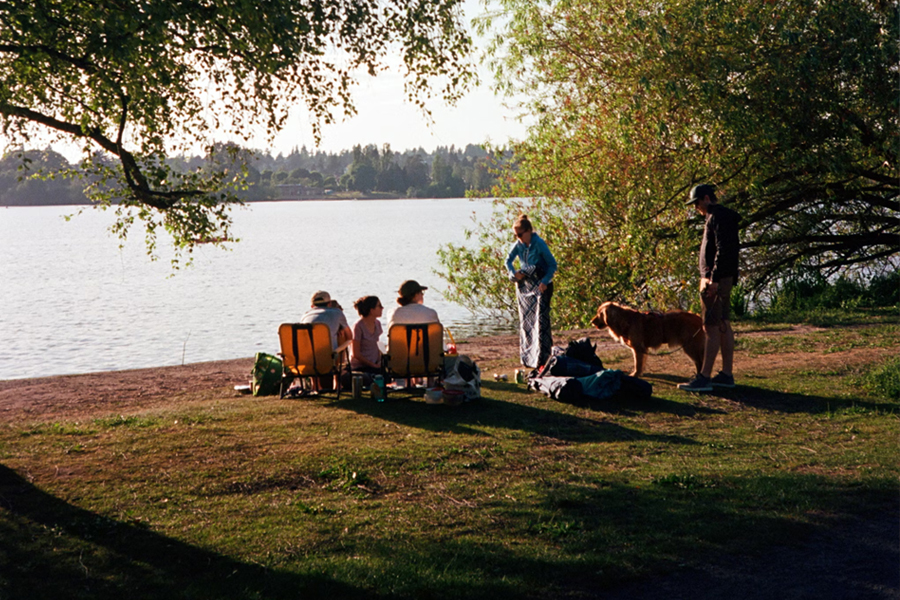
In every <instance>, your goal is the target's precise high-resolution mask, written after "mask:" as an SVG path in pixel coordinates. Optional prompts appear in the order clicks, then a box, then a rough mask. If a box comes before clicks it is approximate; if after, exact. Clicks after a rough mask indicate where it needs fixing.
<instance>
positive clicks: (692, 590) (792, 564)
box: [0, 327, 900, 600]
mask: <svg viewBox="0 0 900 600" xmlns="http://www.w3.org/2000/svg"><path fill="white" fill-rule="evenodd" d="M811 330H812V328H810V327H797V328H795V329H794V330H793V331H791V332H790V333H794V334H797V333H807V332H809V331H811ZM785 333H788V332H785V331H777V332H775V331H753V332H749V333H741V334H740V335H752V336H767V335H783V334H785ZM584 336H588V337H590V338H591V340H592V341H594V342H596V343H597V352H598V354H600V355H601V357H602V358H603V360H604V363H605V364H606V365H607V366H608V367H612V368H618V369H622V370H625V371H628V370H630V369H631V364H632V363H631V356H630V354H629V352H628V351H627V350H626V349H625V348H623V347H621V346H619V345H618V344H616V343H615V342H613V341H612V340H610V339H609V338H608V337H606V335H605V334H601V333H600V332H597V331H596V330H576V331H568V332H558V333H557V334H556V335H555V341H556V343H557V344H564V343H565V342H566V341H568V340H571V339H577V338H579V337H584ZM458 348H459V351H460V353H461V354H467V355H469V356H471V357H472V358H474V359H475V360H476V361H478V363H479V364H480V365H482V367H483V371H484V375H483V376H487V377H490V376H491V374H492V372H497V371H499V372H505V373H512V370H513V369H515V368H516V367H517V366H518V361H517V351H518V338H517V336H512V335H511V336H497V337H491V338H475V339H469V340H461V341H459V342H458ZM888 352H889V351H887V350H867V349H856V350H854V351H853V352H848V353H845V354H846V355H843V356H842V355H841V354H842V353H833V354H829V355H827V356H824V355H818V354H806V353H787V354H778V355H771V354H769V355H764V356H757V357H753V356H747V355H739V357H738V360H739V366H740V367H741V368H745V369H748V371H749V370H756V369H763V368H771V369H777V368H779V367H786V366H788V365H794V366H795V365H799V364H801V363H802V364H804V365H806V366H808V367H809V368H815V367H816V366H818V365H817V363H818V362H819V361H821V363H822V364H823V365H824V364H826V363H828V364H836V363H838V364H844V365H852V364H862V363H866V362H871V361H873V360H877V359H879V358H883V357H884V356H885V355H886V353H888ZM252 363H253V359H252V358H245V359H237V360H228V361H216V362H206V363H197V364H191V365H185V366H180V367H162V368H151V369H136V370H128V371H113V372H103V373H90V374H85V375H66V376H56V377H45V378H38V379H16V380H7V381H0V423H4V422H6V423H14V422H37V421H44V422H46V421H57V420H67V421H69V420H74V421H77V420H79V419H83V418H96V417H98V416H104V415H110V414H120V413H127V412H134V411H140V410H146V409H151V408H154V407H158V406H162V405H168V406H171V404H172V401H173V399H174V400H175V401H178V400H179V399H183V401H184V403H185V404H191V403H195V402H202V401H204V400H205V399H208V398H221V397H222V396H223V394H224V395H228V394H235V395H237V394H238V393H239V392H236V391H235V390H234V386H235V385H244V384H246V383H248V379H249V374H250V370H251V367H252ZM647 370H648V374H649V377H648V378H649V379H651V380H654V373H671V374H678V376H679V377H683V379H682V378H679V377H668V376H665V377H664V378H663V379H661V380H655V381H654V384H655V385H659V384H665V385H674V384H675V382H677V381H682V380H686V379H687V377H689V376H690V375H692V372H693V367H692V364H691V363H690V361H689V359H687V357H685V356H684V355H683V353H680V352H675V353H671V354H669V353H663V354H662V355H659V356H653V357H651V358H650V359H649V363H648V368H647ZM729 596H730V597H734V598H741V599H747V600H769V599H771V600H776V599H782V598H791V599H809V600H812V599H834V600H838V599H841V600H843V599H847V600H850V599H853V600H856V599H872V600H900V498H898V503H897V505H895V506H893V507H889V508H885V510H883V511H881V512H879V513H877V514H872V515H867V516H866V517H865V518H854V519H852V520H844V521H841V522H838V523H834V524H833V526H832V527H830V528H826V529H821V530H819V531H818V532H817V533H816V534H814V535H813V536H811V537H810V538H809V539H807V540H806V541H804V542H803V543H802V544H797V545H792V546H789V547H778V548H772V549H771V552H769V553H767V554H765V555H763V556H752V557H744V556H723V557H721V558H720V559H719V560H717V561H715V562H714V563H711V564H705V565H685V566H684V567H683V568H680V569H679V570H678V571H676V572H674V573H671V574H669V575H664V576H660V577H655V578H652V579H647V580H642V581H639V582H635V583H631V584H627V585H625V586H623V587H621V588H620V589H618V590H611V591H608V592H604V593H603V595H602V597H603V598H605V599H611V600H625V599H637V598H640V599H651V600H657V599H659V600H662V599H666V600H675V599H680V598H684V599H691V600H698V599H699V600H705V599H710V600H712V599H719V598H727V597H729Z"/></svg>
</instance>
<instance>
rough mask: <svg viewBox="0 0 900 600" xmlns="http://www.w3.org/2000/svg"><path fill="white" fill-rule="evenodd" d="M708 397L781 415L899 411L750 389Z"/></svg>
mask: <svg viewBox="0 0 900 600" xmlns="http://www.w3.org/2000/svg"><path fill="white" fill-rule="evenodd" d="M708 395H713V396H717V397H719V398H725V399H727V400H731V401H733V402H738V403H740V404H743V405H745V406H752V407H753V408H759V409H763V410H773V411H779V412H784V413H809V414H822V413H831V412H838V411H844V410H847V409H853V410H858V411H863V412H877V413H896V412H897V411H898V405H897V404H896V403H891V402H869V401H863V400H856V399H842V398H833V397H831V398H829V397H826V396H816V395H809V394H797V393H791V392H779V391H777V390H770V389H766V388H761V387H756V386H751V385H738V386H737V387H735V388H733V389H716V390H714V391H713V392H712V394H708Z"/></svg>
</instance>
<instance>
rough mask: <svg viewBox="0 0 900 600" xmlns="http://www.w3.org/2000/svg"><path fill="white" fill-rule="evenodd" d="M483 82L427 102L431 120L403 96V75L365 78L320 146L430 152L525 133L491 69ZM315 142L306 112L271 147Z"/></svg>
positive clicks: (516, 137)
mask: <svg viewBox="0 0 900 600" xmlns="http://www.w3.org/2000/svg"><path fill="white" fill-rule="evenodd" d="M480 77H481V79H482V84H481V85H480V86H479V87H478V88H476V89H475V90H473V91H470V92H469V93H468V94H467V95H466V96H465V97H463V98H462V99H461V100H459V101H458V102H457V104H456V106H453V107H451V106H448V105H446V104H445V103H444V102H443V101H442V100H441V99H440V98H435V99H432V100H430V101H429V102H428V104H427V106H428V108H429V110H431V113H432V119H433V122H432V123H429V122H428V119H427V117H426V116H424V115H423V114H422V113H421V111H420V110H419V109H418V108H417V107H416V106H414V105H412V104H411V103H409V102H407V101H406V100H405V96H404V92H403V79H402V77H401V76H400V75H398V74H394V73H382V74H380V75H379V76H378V77H375V78H370V77H366V78H365V80H363V81H362V82H361V84H360V86H359V87H358V88H356V90H355V93H354V98H355V101H356V107H357V114H356V115H355V116H354V117H352V118H350V119H348V120H346V121H344V122H341V123H337V124H334V125H330V126H326V127H325V128H324V129H323V135H322V140H321V144H320V145H319V148H320V149H321V150H324V151H327V152H339V151H340V150H349V149H351V148H352V147H353V146H354V145H356V144H360V145H363V146H365V145H367V144H375V145H377V146H379V147H381V146H382V145H384V144H390V146H391V149H392V150H394V151H401V152H402V151H403V150H411V149H415V148H419V147H422V148H424V149H425V150H427V151H429V152H431V151H433V150H434V148H435V147H437V146H451V145H453V146H456V147H457V148H465V146H466V144H483V143H484V142H491V143H492V144H495V145H503V144H505V143H506V142H508V141H509V140H510V139H514V140H521V139H524V137H525V132H526V124H525V123H523V122H522V121H521V120H519V119H517V118H516V117H515V114H516V111H514V110H512V109H509V108H506V107H504V105H503V99H502V98H500V97H498V96H496V95H495V94H494V93H493V91H491V89H490V87H489V85H488V83H489V82H490V79H489V78H490V74H489V73H487V72H486V71H485V72H482V73H480ZM303 145H306V147H307V148H308V149H312V148H313V147H314V146H315V140H314V139H313V135H312V128H311V127H310V126H309V124H308V123H307V122H306V121H305V115H304V114H303V113H302V112H300V111H298V114H296V115H292V117H291V119H290V120H289V122H288V125H287V127H285V129H284V130H283V131H282V133H281V134H279V135H278V136H277V137H276V139H275V142H274V145H273V147H272V148H271V151H272V153H273V154H277V153H279V152H281V153H284V154H287V153H289V152H290V150H291V149H292V148H293V147H301V146H303Z"/></svg>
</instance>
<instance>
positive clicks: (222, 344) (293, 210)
mask: <svg viewBox="0 0 900 600" xmlns="http://www.w3.org/2000/svg"><path fill="white" fill-rule="evenodd" d="M492 210H493V209H492V205H491V202H490V201H487V200H476V201H473V200H467V199H461V198H460V199H449V200H443V199H442V200H365V201H306V202H264V203H253V204H249V205H247V206H246V207H244V208H236V209H235V210H234V211H233V213H232V214H233V218H234V228H233V234H234V236H235V237H237V238H239V239H240V241H239V242H237V243H234V244H229V248H230V250H222V249H216V248H214V247H211V246H202V247H199V248H198V249H197V250H195V252H194V264H193V266H191V267H187V268H182V269H181V270H178V271H173V270H172V268H171V266H170V264H169V259H170V258H171V251H170V249H169V248H168V247H166V245H165V239H163V238H161V239H160V248H159V254H160V259H159V260H157V261H151V260H150V259H149V258H148V257H147V255H146V250H145V247H144V244H143V235H142V234H141V233H139V232H137V231H136V232H135V233H133V235H132V237H130V238H129V240H128V241H127V242H126V244H125V246H124V247H123V248H121V249H120V248H119V240H118V238H116V237H114V236H113V235H111V234H110V233H109V232H108V228H109V226H110V224H111V223H112V222H113V220H114V214H113V213H112V212H110V211H100V210H95V209H88V210H85V211H84V212H83V213H82V214H79V215H77V216H75V217H74V218H73V219H72V220H71V221H68V222H67V221H66V220H65V219H64V218H63V217H64V216H65V215H70V214H73V213H75V212H77V211H78V207H66V206H63V207H59V206H53V207H50V206H47V207H11V208H2V209H0V281H2V285H0V379H14V378H22V377H37V376H44V375H60V374H71V373H86V372H93V371H110V370H120V369H132V368H140V367H156V366H168V365H180V364H183V363H192V362H203V361H209V360H221V359H231V358H242V357H247V356H253V355H254V354H255V353H257V352H268V353H272V354H274V353H277V352H278V350H279V347H278V336H277V329H278V325H279V324H280V323H284V322H292V321H296V320H297V319H298V318H299V317H300V316H301V315H302V314H303V312H305V311H306V310H307V308H308V307H309V299H310V296H311V295H312V293H313V292H314V291H316V290H319V289H322V290H327V291H328V292H330V293H331V295H332V297H333V298H335V299H336V300H338V301H339V302H340V303H341V305H342V306H343V307H344V312H345V314H346V315H347V319H348V321H350V323H351V324H352V323H353V322H354V321H355V320H356V318H357V314H356V311H355V310H354V309H353V302H354V301H355V300H356V299H357V298H359V297H361V296H363V295H368V294H374V295H376V296H378V297H379V298H380V299H381V301H382V303H383V304H384V306H385V309H386V310H385V315H384V317H383V318H382V323H383V324H386V323H387V319H388V317H389V315H390V311H391V310H392V309H393V308H394V307H396V296H397V289H398V288H399V286H400V283H402V282H403V280H405V279H415V280H417V281H419V282H420V283H421V284H422V285H425V286H428V287H429V290H428V291H427V292H426V293H425V304H426V305H428V306H431V307H432V308H435V309H436V310H437V311H438V313H439V314H440V316H441V321H442V322H443V323H444V324H445V326H446V327H448V328H449V329H450V330H451V331H452V332H453V335H454V336H455V337H466V336H471V335H479V334H492V333H500V332H510V331H513V330H514V326H513V325H511V324H510V323H508V322H504V321H502V320H498V319H490V318H485V317H481V318H477V317H476V316H475V315H473V314H471V313H470V312H469V311H467V310H466V309H464V308H462V307H460V306H458V305H455V304H452V303H449V302H447V301H445V300H444V299H443V298H442V296H441V291H442V290H443V289H445V286H444V283H445V282H444V281H443V280H442V279H440V278H439V277H438V276H437V275H436V274H435V273H434V272H433V271H434V270H435V269H437V267H438V261H437V254H436V253H437V250H438V248H439V247H440V246H441V245H442V244H447V243H456V244H461V243H464V230H465V228H467V227H469V228H471V227H472V225H473V222H472V219H473V217H474V218H488V217H489V216H490V215H491V211H492ZM511 241H512V240H511ZM497 268H498V269H500V268H502V265H497Z"/></svg>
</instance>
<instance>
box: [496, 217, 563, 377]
mask: <svg viewBox="0 0 900 600" xmlns="http://www.w3.org/2000/svg"><path fill="white" fill-rule="evenodd" d="M513 230H514V231H515V233H516V243H515V244H514V245H513V247H512V249H511V250H510V251H509V256H507V258H506V270H507V271H508V272H509V277H510V280H511V281H515V282H516V299H517V300H518V304H519V354H520V358H521V361H522V364H523V365H524V366H526V367H528V368H530V369H536V368H538V367H540V366H541V365H543V364H544V363H545V362H546V361H547V359H548V358H550V349H551V348H552V347H553V334H552V332H551V331H550V299H551V298H552V297H553V275H554V274H555V273H556V259H555V258H553V254H552V253H551V252H550V248H548V247H547V243H546V242H545V241H544V240H542V239H541V238H540V237H539V236H538V234H536V233H535V232H534V229H533V228H532V226H531V221H529V220H528V217H527V216H526V215H524V214H522V215H519V218H518V219H516V222H515V223H514V224H513ZM516 258H518V259H519V269H518V270H516V269H515V268H514V267H513V262H514V261H515V259H516Z"/></svg>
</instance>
